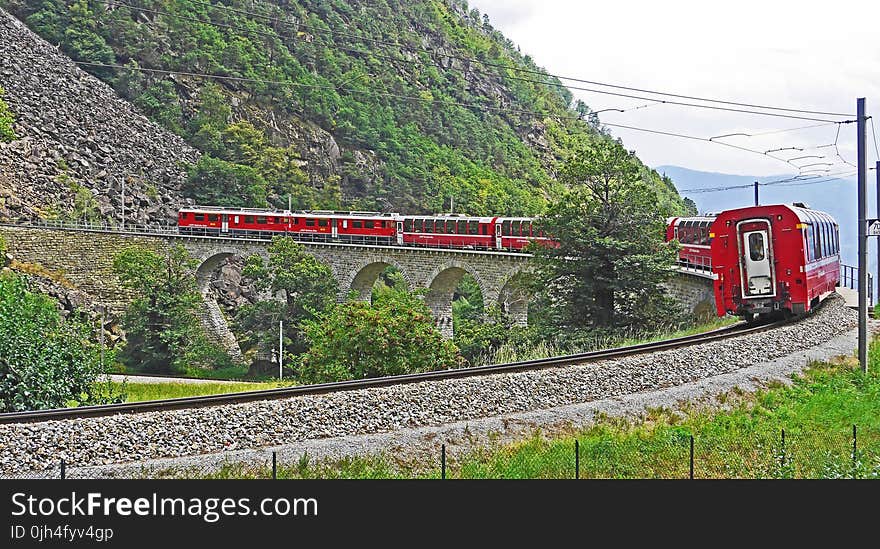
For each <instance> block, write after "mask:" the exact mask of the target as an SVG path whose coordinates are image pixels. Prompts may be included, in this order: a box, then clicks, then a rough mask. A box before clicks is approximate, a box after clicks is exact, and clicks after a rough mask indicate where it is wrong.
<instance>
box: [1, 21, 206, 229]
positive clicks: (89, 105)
mask: <svg viewBox="0 0 880 549" xmlns="http://www.w3.org/2000/svg"><path fill="white" fill-rule="evenodd" d="M0 87H2V88H4V89H5V92H6V93H5V100H6V102H7V103H8V104H9V106H10V109H11V111H12V114H13V116H14V117H15V124H14V128H15V133H16V134H17V136H18V139H16V140H14V141H12V142H11V143H6V144H4V143H0V220H2V219H23V218H25V219H34V218H50V219H51V218H61V219H80V220H91V221H104V222H110V223H120V222H121V221H122V213H123V212H122V208H123V196H122V190H123V185H124V186H125V197H124V199H125V217H126V222H127V223H138V224H155V223H168V222H173V221H174V219H175V216H176V210H177V208H178V207H179V206H180V205H181V203H182V202H183V199H182V198H181V195H180V186H181V183H182V182H183V180H184V179H185V177H186V169H187V166H188V165H191V164H192V163H193V162H195V161H196V160H197V159H198V156H199V153H198V151H196V150H195V149H193V148H192V147H190V146H189V145H187V144H186V143H185V142H184V141H183V139H181V138H180V137H178V136H177V135H174V134H173V133H171V132H169V131H167V130H165V129H163V128H161V127H160V126H158V125H156V124H154V123H153V122H150V121H149V120H148V119H147V118H146V117H144V116H143V115H142V114H140V113H139V112H138V111H137V110H136V109H135V108H134V107H132V106H131V105H130V104H129V103H127V102H126V101H124V100H122V99H120V98H119V97H118V96H117V95H116V93H115V92H114V91H113V89H112V88H110V87H109V86H107V85H106V84H104V83H103V82H101V81H100V80H98V79H97V78H95V77H93V76H91V75H89V74H87V73H85V72H83V71H82V70H80V69H79V68H78V67H77V66H76V65H75V64H74V63H73V62H71V61H70V59H68V58H67V57H66V56H64V55H63V54H62V53H60V52H59V51H58V49H56V48H55V47H54V46H53V45H51V44H49V43H47V42H46V41H45V40H43V39H41V38H40V37H38V36H37V35H35V34H34V33H33V32H31V31H30V30H29V29H28V28H27V27H26V26H25V25H24V24H22V23H21V22H20V21H18V20H17V19H15V18H14V17H12V16H11V15H9V14H8V13H6V12H5V11H3V10H0Z"/></svg>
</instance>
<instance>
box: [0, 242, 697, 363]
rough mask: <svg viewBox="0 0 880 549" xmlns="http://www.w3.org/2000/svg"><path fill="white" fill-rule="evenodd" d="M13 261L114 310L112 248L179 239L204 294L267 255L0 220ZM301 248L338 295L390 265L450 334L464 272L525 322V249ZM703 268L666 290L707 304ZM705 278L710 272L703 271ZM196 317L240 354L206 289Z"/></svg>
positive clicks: (486, 298)
mask: <svg viewBox="0 0 880 549" xmlns="http://www.w3.org/2000/svg"><path fill="white" fill-rule="evenodd" d="M0 236H2V237H3V238H4V240H5V241H6V243H7V246H8V248H9V251H10V252H11V253H12V254H13V256H14V257H15V258H16V260H18V261H20V262H26V263H34V264H38V265H41V266H42V267H43V268H45V269H47V270H49V271H53V272H55V273H57V274H59V275H62V276H63V277H64V279H66V280H67V281H69V282H70V283H71V284H72V285H73V286H75V287H76V288H77V289H79V290H81V291H83V292H84V293H86V294H87V295H89V296H90V297H92V298H93V299H95V300H96V301H97V302H99V303H101V304H103V305H104V306H106V307H107V308H108V310H109V311H111V313H116V314H119V313H121V312H122V311H123V310H124V309H125V306H126V304H127V303H128V302H129V301H130V299H131V298H132V296H131V293H130V292H129V291H128V290H127V289H125V288H123V287H122V285H121V284H120V282H119V279H118V278H117V276H116V275H115V274H114V272H113V258H114V256H115V254H116V253H117V252H118V251H119V250H121V249H123V248H125V247H127V246H140V247H144V248H148V249H151V250H154V251H159V252H161V251H163V250H166V249H167V248H168V247H170V246H171V245H173V244H175V243H180V244H182V245H183V246H184V247H185V248H186V249H187V251H188V252H189V253H190V255H192V256H193V257H194V258H195V259H197V260H198V262H199V267H198V269H197V272H196V278H197V280H198V282H199V287H200V289H201V290H202V292H203V294H204V293H205V292H206V290H207V288H208V284H209V282H210V276H211V273H212V271H213V270H214V269H215V268H216V267H217V266H218V265H219V264H220V262H221V261H223V260H224V259H225V258H227V257H230V256H234V255H237V256H243V257H247V256H249V255H252V254H260V255H262V256H264V257H266V256H267V247H268V245H269V242H268V241H266V240H252V239H240V238H234V239H233V238H219V237H198V236H180V235H178V234H177V233H176V232H173V231H167V232H161V233H159V232H157V233H153V232H147V231H144V232H126V233H121V232H115V231H110V230H83V229H76V230H74V229H69V228H58V227H34V226H14V225H0ZM303 245H304V246H305V248H306V251H307V252H309V253H311V254H312V255H314V256H315V257H316V258H317V259H319V260H320V261H322V262H324V263H325V264H327V265H328V266H329V267H330V268H331V269H332V271H333V274H334V276H335V278H336V280H337V282H338V283H339V289H340V291H339V296H338V299H339V300H340V301H343V300H345V299H346V298H347V297H348V295H349V294H350V292H351V291H355V292H356V293H357V295H358V297H359V299H362V300H369V299H370V294H371V290H372V288H373V285H374V284H375V282H376V280H377V278H378V277H379V275H380V274H381V273H382V271H383V270H384V269H385V268H386V267H388V266H393V267H396V268H397V269H398V270H399V271H400V273H401V275H402V276H403V279H404V281H405V282H406V284H407V286H408V287H409V289H410V290H416V289H420V288H424V289H427V294H426V296H425V302H426V304H427V305H428V307H429V308H430V309H431V311H432V312H433V314H434V317H435V319H436V322H437V326H438V327H439V328H440V330H441V332H442V333H443V334H444V335H446V336H447V337H451V336H452V335H453V334H452V298H453V293H454V291H455V289H456V287H457V286H458V284H459V282H460V281H461V278H462V277H463V276H464V275H465V273H468V274H470V275H471V276H473V277H474V279H475V280H476V282H477V284H478V285H479V287H480V290H481V292H482V295H483V302H484V303H485V304H486V305H493V304H494V305H498V306H499V307H500V308H501V310H502V311H504V312H505V313H506V314H507V317H508V319H509V320H510V322H511V323H513V324H516V325H526V323H527V315H528V296H527V295H526V294H525V293H524V292H523V291H522V290H521V289H519V288H518V284H517V282H518V279H519V275H520V274H521V273H523V272H524V269H526V268H527V266H528V261H529V258H530V256H529V255H528V254H521V253H499V252H480V251H471V250H445V249H432V248H415V247H393V246H367V245H357V244H338V243H310V242H304V243H303ZM706 276H707V275H706V274H705V273H686V272H681V273H680V274H679V276H677V277H674V278H673V280H671V281H670V282H669V283H668V284H667V290H668V291H669V293H670V294H671V295H673V296H674V297H676V298H677V299H679V300H680V301H682V302H684V303H685V304H686V305H687V306H688V307H689V308H690V309H691V310H693V311H694V312H696V313H698V314H700V313H701V312H704V311H706V310H711V307H713V306H714V301H713V300H714V297H713V294H712V286H711V283H712V281H711V279H710V278H706ZM708 276H710V277H711V275H708ZM206 297H207V299H206V300H205V301H206V303H205V305H206V310H205V311H203V313H202V320H203V322H204V323H205V324H206V327H207V328H208V329H209V332H210V333H211V334H213V336H214V337H215V338H216V339H217V340H218V341H219V342H221V343H223V344H224V346H225V347H226V348H227V349H229V350H230V351H231V352H232V353H233V355H240V350H239V349H238V344H237V342H236V341H235V338H234V336H233V335H232V333H231V331H230V330H229V327H228V325H227V323H226V319H225V317H224V316H223V314H222V312H221V311H220V307H219V306H218V305H217V303H216V302H215V301H214V300H213V299H212V298H210V296H206Z"/></svg>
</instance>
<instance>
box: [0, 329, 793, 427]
mask: <svg viewBox="0 0 880 549" xmlns="http://www.w3.org/2000/svg"><path fill="white" fill-rule="evenodd" d="M789 322H792V320H786V321H779V322H774V323H769V324H762V325H758V326H747V325H746V324H745V323H744V322H740V323H737V324H734V325H732V326H727V327H724V328H718V329H716V330H712V331H709V332H704V333H701V334H696V335H690V336H685V337H679V338H674V339H667V340H663V341H657V342H651V343H640V344H637V345H631V346H627V347H616V348H613V349H604V350H601V351H591V352H587V353H578V354H572V355H563V356H556V357H551V358H544V359H535V360H525V361H521V362H511V363H506V364H493V365H488V366H479V367H474V368H459V369H454V370H438V371H432V372H424V373H417V374H404V375H396V376H386V377H377V378H368V379H359V380H350V381H339V382H333V383H320V384H314V385H300V386H296V387H283V388H278V389H264V390H257V391H246V392H239V393H226V394H219V395H207V396H198V397H183V398H174V399H166V400H151V401H144V402H132V403H121V404H105V405H98V406H83V407H79V408H58V409H51V410H37V411H27V412H11V413H4V414H0V424H2V423H28V422H36V421H48V420H65V419H74V418H85V417H97V416H109V415H115V414H127V413H138V412H151V411H164V410H177V409H185V408H198V407H203V406H217V405H222V404H235V403H241V402H251V401H257V400H269V399H281V398H289V397H295V396H304V395H319V394H326V393H333V392H339V391H353V390H358V389H366V388H370V387H387V386H391V385H401V384H408V383H418V382H422V381H437V380H444V379H457V378H466V377H475V376H485V375H490V374H498V373H510V372H520V371H528V370H539V369H542V368H552V367H560V366H572V365H577V364H585V363H589V362H595V361H599V360H608V359H613V358H620V357H625V356H630V355H636V354H642V353H651V352H657V351H663V350H668V349H676V348H680V347H687V346H690V345H697V344H701V343H707V342H711V341H719V340H723V339H728V338H732V337H738V336H742V335H746V334H753V333H757V332H763V331H767V330H772V329H774V328H776V327H778V326H781V325H783V324H786V323H789Z"/></svg>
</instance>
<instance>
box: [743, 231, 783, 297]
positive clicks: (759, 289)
mask: <svg viewBox="0 0 880 549" xmlns="http://www.w3.org/2000/svg"><path fill="white" fill-rule="evenodd" d="M737 229H738V230H737V233H738V234H739V244H740V254H741V255H740V258H741V262H740V264H741V266H742V288H743V289H742V293H743V297H744V298H749V297H773V296H775V295H776V291H775V287H776V285H775V284H774V281H773V263H772V258H771V257H770V256H771V249H770V238H771V237H772V233H771V231H770V225H769V223H767V222H766V221H758V220H750V221H743V222H740V223H738V224H737Z"/></svg>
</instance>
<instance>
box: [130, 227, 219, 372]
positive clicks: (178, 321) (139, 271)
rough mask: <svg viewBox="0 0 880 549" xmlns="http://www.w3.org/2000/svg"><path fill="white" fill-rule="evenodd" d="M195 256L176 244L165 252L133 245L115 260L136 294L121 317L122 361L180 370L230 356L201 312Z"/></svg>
mask: <svg viewBox="0 0 880 549" xmlns="http://www.w3.org/2000/svg"><path fill="white" fill-rule="evenodd" d="M195 266H196V262H195V261H194V260H193V259H191V258H190V257H189V254H188V253H187V251H186V249H184V248H183V246H181V245H179V244H177V245H175V246H172V247H171V248H170V249H169V250H168V251H167V252H166V253H164V254H160V253H157V252H154V251H152V250H147V249H143V248H137V247H130V248H126V249H124V250H122V251H121V252H119V253H118V254H117V255H116V258H115V259H114V261H113V269H114V271H115V272H116V274H117V275H118V276H119V278H120V280H121V281H122V284H123V285H124V286H125V287H126V288H129V289H130V290H132V291H133V292H134V293H135V295H136V297H135V299H134V300H133V301H132V303H131V304H130V305H129V307H128V309H127V310H126V312H125V315H124V316H123V318H122V327H123V328H124V329H125V335H126V344H125V347H124V348H123V350H122V353H120V359H121V360H122V362H123V363H124V364H125V365H126V366H128V367H130V368H132V369H134V370H137V371H144V372H161V373H180V372H186V371H192V370H195V369H197V368H203V367H205V366H211V367H216V368H220V367H224V366H228V365H229V357H228V356H227V355H225V354H224V353H223V352H222V351H220V350H219V349H218V348H217V347H216V346H214V345H212V344H211V343H210V342H209V341H208V339H207V336H206V334H205V331H204V328H203V327H202V325H201V322H200V320H199V318H198V316H197V311H198V309H199V307H201V306H202V297H201V295H200V294H199V292H198V289H197V287H196V279H195V275H194V272H193V269H194V268H195Z"/></svg>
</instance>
